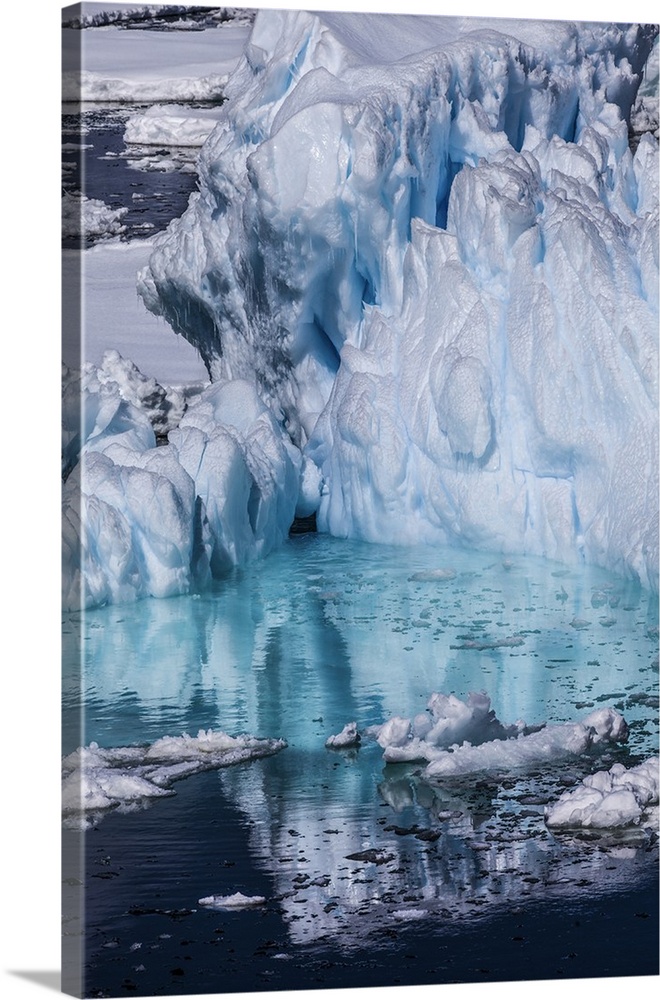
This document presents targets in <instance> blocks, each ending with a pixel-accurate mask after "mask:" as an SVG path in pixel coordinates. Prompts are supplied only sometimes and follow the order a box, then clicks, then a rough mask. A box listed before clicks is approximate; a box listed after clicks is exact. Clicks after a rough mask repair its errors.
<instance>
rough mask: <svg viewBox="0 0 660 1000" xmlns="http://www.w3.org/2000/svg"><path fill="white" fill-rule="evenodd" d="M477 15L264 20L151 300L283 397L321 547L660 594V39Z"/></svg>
mask: <svg viewBox="0 0 660 1000" xmlns="http://www.w3.org/2000/svg"><path fill="white" fill-rule="evenodd" d="M492 23H493V22H491V25H492ZM474 24H475V22H473V21H465V20H462V19H443V18H418V17H401V18H392V17H384V16H378V15H376V16H371V15H353V14H351V15H342V14H309V13H296V12H272V11H263V12H260V13H259V14H258V16H257V19H256V22H255V25H254V29H253V32H252V35H251V38H250V42H249V44H248V46H247V49H246V52H245V55H244V57H243V59H242V61H241V63H240V64H239V67H238V68H237V70H236V72H235V73H234V75H233V77H232V78H231V80H230V83H229V85H228V88H227V90H228V96H229V101H228V103H227V105H226V114H225V116H224V117H223V119H222V120H221V122H220V123H219V125H218V127H217V128H216V129H215V131H214V132H213V134H212V135H211V137H210V139H209V140H208V142H207V143H206V145H205V146H204V148H203V150H202V153H201V159H200V191H199V194H197V195H195V196H193V198H192V199H191V203H190V206H189V208H188V210H187V212H186V213H185V214H184V216H183V217H182V218H181V219H179V220H177V221H175V222H174V223H173V224H172V225H171V226H170V228H169V230H168V232H167V233H166V234H165V235H164V237H163V238H162V239H161V240H160V241H159V242H158V243H157V246H156V249H155V251H154V253H153V256H152V258H151V261H150V265H149V267H148V269H147V270H146V271H145V272H143V274H142V276H141V280H140V283H139V288H140V292H141V294H142V296H143V298H144V300H145V302H146V303H147V305H148V306H149V308H151V309H152V310H153V311H154V312H156V313H159V314H162V315H164V316H165V317H166V318H167V319H168V320H169V322H170V323H171V324H172V326H173V327H174V329H175V330H177V331H178V332H180V333H182V334H183V335H184V336H185V337H186V338H187V339H188V340H189V341H190V342H191V343H193V344H194V345H195V346H196V347H197V348H198V349H199V351H200V352H201V354H202V356H203V357H204V360H205V362H206V364H207V366H208V368H209V371H210V373H211V375H212V377H213V378H214V379H220V380H223V381H227V380H229V381H231V380H234V379H243V380H247V381H249V382H251V383H252V384H255V381H256V388H257V391H258V393H259V396H260V397H261V399H262V400H264V402H265V403H266V404H267V406H268V407H269V408H270V410H271V412H272V414H273V415H274V418H275V420H277V421H278V422H280V423H281V424H282V426H284V427H285V428H286V431H287V432H288V435H289V437H290V439H291V441H292V442H293V444H294V445H295V446H296V447H297V448H299V449H301V450H302V452H303V454H304V468H305V488H304V490H303V493H304V496H303V500H304V504H303V506H304V507H305V509H306V510H309V509H312V508H313V507H317V508H318V524H319V528H320V529H321V530H324V531H329V532H331V533H333V534H336V535H340V536H349V537H359V538H365V539H368V540H374V541H376V540H385V541H391V542H403V543H406V542H418V541H428V542H435V541H437V542H444V541H450V542H455V543H459V544H465V545H470V546H478V547H482V548H488V549H495V550H499V551H508V552H514V551H515V552H528V553H535V554H542V555H546V556H549V557H552V558H558V559H561V560H565V561H567V562H570V561H574V560H576V559H578V558H585V559H587V560H588V561H592V562H595V563H599V564H601V565H606V566H608V567H610V568H612V569H614V570H616V571H619V572H621V573H625V574H628V575H634V576H637V577H639V579H640V580H641V581H642V582H643V583H644V584H646V585H649V584H650V585H652V586H655V585H656V583H655V581H656V579H657V572H658V534H657V495H658V483H657V326H658V185H657V175H658V143H657V140H656V139H655V138H654V137H653V136H652V135H645V136H643V137H642V139H641V142H640V143H639V146H638V148H637V150H636V152H635V155H634V156H633V155H632V153H631V151H630V148H629V144H628V124H627V119H628V118H629V116H630V111H631V107H632V105H633V103H634V101H635V99H636V94H637V89H638V86H639V83H640V80H641V77H642V73H643V71H644V67H645V62H646V60H647V58H648V56H649V53H650V52H651V49H652V46H653V41H654V36H655V29H654V28H653V27H652V26H651V27H649V26H646V27H638V26H632V27H626V26H623V27H622V26H613V25H610V26H607V25H580V26H576V25H571V24H562V23H554V24H543V23H539V22H528V23H523V22H516V23H515V24H513V25H512V26H511V30H512V31H514V33H515V34H516V35H517V37H515V38H514V37H513V34H512V35H508V34H502V33H499V32H496V31H493V30H483V29H480V30H476V31H475V30H469V29H470V28H472V27H473V26H474ZM519 38H522V40H519ZM647 75H648V74H647Z"/></svg>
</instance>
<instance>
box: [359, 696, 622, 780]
mask: <svg viewBox="0 0 660 1000" xmlns="http://www.w3.org/2000/svg"><path fill="white" fill-rule="evenodd" d="M490 706H491V700H490V697H489V696H488V695H487V694H486V693H485V692H483V691H481V692H474V691H471V692H470V693H469V694H468V697H467V699H466V701H461V699H460V698H457V697H456V695H454V694H450V695H445V694H440V693H438V692H434V693H433V694H432V695H431V696H430V698H429V700H428V703H427V707H426V711H425V712H421V713H420V714H419V715H416V716H415V717H414V719H408V718H403V717H401V716H398V715H395V716H392V718H390V719H388V720H387V721H386V722H384V723H383V724H382V725H380V726H371V727H370V728H368V729H366V730H365V731H364V735H365V736H366V737H371V738H373V739H375V740H377V742H378V743H379V745H380V746H381V747H382V748H383V759H384V760H385V761H386V762H387V763H388V764H398V763H404V762H414V761H426V762H427V766H426V768H425V769H424V771H423V772H422V774H423V777H424V778H425V779H430V780H436V779H438V778H443V777H452V776H462V775H467V774H472V773H475V772H479V771H493V770H494V771H498V770H501V769H506V770H511V769H517V768H528V767H533V766H535V765H538V764H542V763H544V762H546V761H548V762H550V761H553V760H557V759H559V758H561V757H570V756H571V755H574V754H581V753H584V752H585V751H586V750H588V749H589V748H590V747H592V746H597V745H598V744H602V743H619V742H625V741H626V740H627V738H628V726H627V724H626V721H625V719H624V718H623V716H622V715H621V714H620V713H619V712H617V711H616V709H613V708H600V709H596V710H595V711H593V712H591V713H590V714H589V715H587V716H586V717H585V718H584V719H582V720H581V721H580V722H574V723H562V724H554V725H553V724H542V725H538V726H527V725H526V724H525V723H524V722H523V721H522V720H520V719H519V720H518V721H517V722H514V723H512V724H510V725H506V724H504V723H502V722H500V720H499V719H498V718H497V716H496V715H495V712H494V711H493V710H492V709H491V707H490Z"/></svg>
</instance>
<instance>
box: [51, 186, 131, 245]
mask: <svg viewBox="0 0 660 1000" xmlns="http://www.w3.org/2000/svg"><path fill="white" fill-rule="evenodd" d="M127 212H128V209H127V208H110V206H109V205H106V204H105V202H103V201H101V200H100V199H99V198H87V197H86V196H85V195H84V194H80V192H74V193H71V192H70V191H65V192H64V194H63V195H62V236H64V237H72V236H83V237H84V236H117V235H119V233H121V232H122V231H123V230H124V224H123V223H122V221H121V220H122V216H124V215H126V213H127Z"/></svg>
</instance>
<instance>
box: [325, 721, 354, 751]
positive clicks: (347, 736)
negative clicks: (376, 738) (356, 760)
mask: <svg viewBox="0 0 660 1000" xmlns="http://www.w3.org/2000/svg"><path fill="white" fill-rule="evenodd" d="M325 745H326V746H327V747H331V748H332V749H334V750H344V749H347V748H348V747H356V746H359V745H360V734H359V732H358V728H357V722H347V723H346V725H345V726H344V728H343V729H342V731H341V732H340V733H337V734H336V735H334V736H328V738H327V740H326V741H325Z"/></svg>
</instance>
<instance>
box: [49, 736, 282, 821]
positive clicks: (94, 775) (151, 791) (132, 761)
mask: <svg viewBox="0 0 660 1000" xmlns="http://www.w3.org/2000/svg"><path fill="white" fill-rule="evenodd" d="M285 746H286V743H285V742H284V741H283V740H274V739H268V740H266V739H257V738H256V737H254V736H247V735H245V736H236V737H234V736H228V735H227V733H223V732H213V731H212V730H210V729H209V730H207V731H204V730H200V731H199V733H198V734H197V736H189V735H188V734H187V733H184V734H183V736H163V737H162V738H161V739H159V740H156V741H155V742H154V743H152V744H150V745H149V746H146V747H110V748H103V747H99V746H98V744H96V743H90V745H89V746H88V747H79V748H78V749H77V750H74V752H73V753H71V754H69V755H68V756H67V757H65V758H64V760H63V762H62V776H63V787H62V812H63V816H64V820H65V823H66V824H67V825H69V826H73V827H75V826H82V827H86V826H92V825H95V824H96V823H98V822H99V821H100V819H101V818H102V817H103V815H105V814H106V813H107V812H108V811H109V810H113V809H119V810H120V811H124V812H125V811H128V810H131V809H140V808H144V807H145V806H146V805H148V804H149V802H150V800H152V799H156V798H161V797H162V796H164V795H172V794H174V793H173V792H172V791H171V787H172V785H173V784H174V782H176V781H180V780H181V779H182V778H186V777H188V776H189V775H192V774H199V773H200V772H201V771H214V770H218V769H220V768H223V767H231V766H232V765H233V764H240V763H244V762H246V761H250V760H257V759H258V758H260V757H267V756H269V755H270V754H273V753H277V752H278V751H279V750H282V749H284V747H285Z"/></svg>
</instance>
